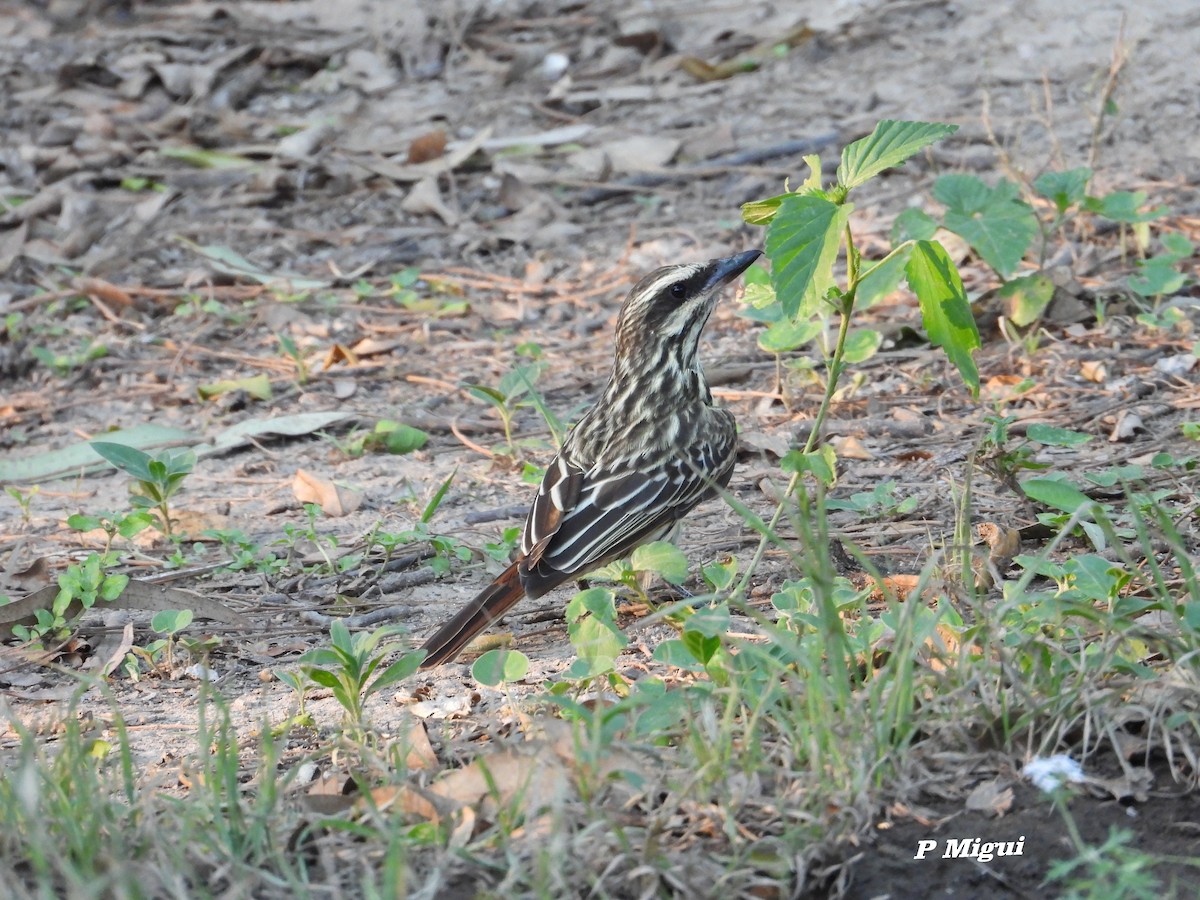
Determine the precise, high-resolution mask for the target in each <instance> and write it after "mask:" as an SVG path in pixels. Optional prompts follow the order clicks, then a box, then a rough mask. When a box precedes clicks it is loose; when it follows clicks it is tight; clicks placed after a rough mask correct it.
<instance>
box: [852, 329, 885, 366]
mask: <svg viewBox="0 0 1200 900" xmlns="http://www.w3.org/2000/svg"><path fill="white" fill-rule="evenodd" d="M882 343H883V335H882V334H880V333H879V332H878V331H874V330H873V329H870V328H864V329H861V330H859V331H852V332H850V334H849V335H847V336H846V346H845V360H846V362H848V363H850V364H851V365H854V364H857V363H862V362H866V361H867V360H868V359H870V358H871V357H872V356H874V355H875V351H876V350H878V349H879V345H880V344H882Z"/></svg>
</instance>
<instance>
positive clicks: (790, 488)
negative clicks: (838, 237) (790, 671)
mask: <svg viewBox="0 0 1200 900" xmlns="http://www.w3.org/2000/svg"><path fill="white" fill-rule="evenodd" d="M846 248H847V249H846V260H847V269H848V272H847V274H848V281H849V288H848V289H847V290H846V293H845V294H843V295H842V296H841V298H840V302H841V307H840V309H839V310H838V312H839V313H840V315H841V322H840V323H839V324H838V335H837V340H836V341H835V342H834V345H833V354H832V355H831V356H830V357H829V373H828V375H827V376H826V378H825V395H824V396H823V397H822V398H821V405H820V406H819V407H817V414H816V415H815V416H814V417H813V427H812V431H810V432H809V435H808V440H807V441H805V442H804V452H805V453H812V452H813V449H814V448H815V447H816V445H817V441H818V440H819V439H820V436H821V430H822V427H823V426H824V424H825V419H826V417H827V416H828V415H829V407H830V406H831V405H832V404H833V395H834V394H835V393H837V386H838V381H839V380H840V379H841V377H842V369H843V368H844V367H845V357H846V338H847V336H848V335H849V334H850V318H851V316H852V314H853V313H854V298H855V294H856V293H857V292H858V279H859V274H858V273H859V265H858V264H859V256H858V252H857V250H856V249H855V247H854V241H853V237H852V236H851V234H850V227H849V226H847V227H846ZM799 485H800V473H799V472H794V473H793V474H792V477H791V478H790V479H789V480H788V485H787V489H786V490H785V491H784V492H783V497H782V498H781V499H780V501H779V504H778V505H777V506H776V507H775V513H774V514H773V515H772V516H771V521H770V522H768V523H767V530H766V533H764V534H763V535H762V536H761V537H760V538H759V540H758V547H757V548H756V549H755V551H754V557H753V559H751V560H750V565H749V566H747V567H746V574H745V575H743V576H742V580H741V581H740V582H739V583H738V587H737V591H735V593H736V594H743V593H745V591H746V588H747V587H748V586H749V584H750V578H751V577H752V576H753V575H754V572H755V570H756V569H757V568H758V566H759V564H760V563H761V562H762V558H763V555H764V554H765V553H766V552H767V543H768V542H769V541H770V540H771V538H770V535H772V534H774V532H775V529H776V527H778V525H779V521H780V519H782V518H783V511H784V510H785V509H786V508H787V504H788V500H789V499H790V498H791V496H792V494H793V493H795V491H796V488H797V487H799Z"/></svg>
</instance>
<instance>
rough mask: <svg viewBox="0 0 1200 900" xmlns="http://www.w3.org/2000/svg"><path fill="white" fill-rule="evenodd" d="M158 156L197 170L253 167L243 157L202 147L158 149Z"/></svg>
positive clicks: (252, 162) (247, 159) (249, 161)
mask: <svg viewBox="0 0 1200 900" xmlns="http://www.w3.org/2000/svg"><path fill="white" fill-rule="evenodd" d="M158 152H159V155H160V156H163V157H165V158H167V159H175V160H179V161H180V162H183V163H187V164H188V165H189V166H195V167H196V168H198V169H244V168H246V167H248V166H253V165H255V163H254V161H253V160H251V159H249V158H247V157H245V156H236V155H234V154H232V153H221V152H219V151H216V150H206V149H205V148H203V147H159V148H158Z"/></svg>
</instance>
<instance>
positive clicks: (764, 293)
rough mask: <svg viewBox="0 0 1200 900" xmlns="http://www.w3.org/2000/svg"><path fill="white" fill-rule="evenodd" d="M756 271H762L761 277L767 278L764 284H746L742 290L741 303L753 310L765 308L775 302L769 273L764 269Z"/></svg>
mask: <svg viewBox="0 0 1200 900" xmlns="http://www.w3.org/2000/svg"><path fill="white" fill-rule="evenodd" d="M756 268H757V267H756ZM758 271H760V272H762V274H763V277H764V278H766V279H767V282H766V284H748V285H746V289H745V290H744V291H742V305H743V306H748V307H750V308H751V309H753V310H762V309H766V308H767V307H768V306H772V305H774V304H775V288H773V287H771V273H770V272H768V271H767V270H766V269H759V270H758Z"/></svg>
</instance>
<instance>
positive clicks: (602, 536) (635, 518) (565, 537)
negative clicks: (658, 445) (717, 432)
mask: <svg viewBox="0 0 1200 900" xmlns="http://www.w3.org/2000/svg"><path fill="white" fill-rule="evenodd" d="M692 456H693V457H695V458H689V457H676V458H675V459H673V460H671V461H670V462H669V463H667V464H666V465H660V466H658V467H656V468H653V469H643V468H639V467H636V466H633V465H630V466H626V467H621V468H618V469H616V470H614V471H596V470H592V471H589V472H587V473H586V478H585V479H584V480H583V482H582V484H581V485H580V487H579V492H578V496H577V499H576V502H575V505H574V506H573V507H571V508H570V509H567V510H564V511H563V513H562V517H561V519H560V520H559V522H558V527H557V529H556V531H555V532H554V535H553V537H552V538H550V539H549V540H547V541H546V543H545V544H544V545H543V548H542V552H541V556H540V562H541V563H542V565H543V567H549V568H552V569H554V570H556V571H558V572H565V573H571V574H579V575H582V574H584V573H586V572H588V571H589V570H591V569H593V568H595V567H597V566H600V565H603V564H604V563H606V562H609V561H611V560H613V559H618V558H620V557H622V556H625V555H626V554H627V553H629V552H630V551H632V550H633V549H634V548H635V547H637V546H638V545H639V544H642V543H644V542H646V541H649V540H653V539H655V538H656V537H659V536H661V535H662V534H663V533H665V532H666V531H667V530H669V529H670V528H671V526H673V525H674V524H675V522H676V521H677V520H678V519H680V518H681V517H683V516H684V515H686V514H687V512H688V511H689V510H691V509H692V508H693V507H694V506H696V504H697V503H699V502H700V501H701V500H703V499H705V498H706V497H707V496H709V495H710V494H711V493H712V487H713V482H714V481H717V483H721V484H723V483H724V481H725V480H727V479H728V475H727V473H724V472H720V473H714V477H709V478H706V477H704V475H702V474H701V473H704V472H713V471H714V470H713V467H712V462H711V461H710V460H708V459H706V458H704V457H705V456H706V454H705V452H704V451H703V450H702V449H701V450H698V451H697V452H695V453H693V454H692ZM718 475H719V476H723V477H717V476H718Z"/></svg>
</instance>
